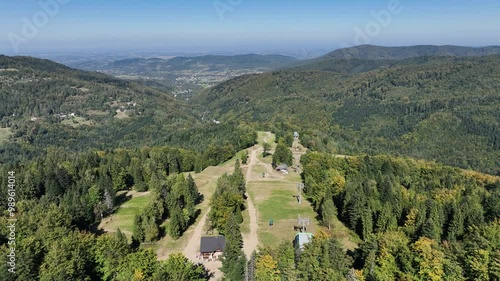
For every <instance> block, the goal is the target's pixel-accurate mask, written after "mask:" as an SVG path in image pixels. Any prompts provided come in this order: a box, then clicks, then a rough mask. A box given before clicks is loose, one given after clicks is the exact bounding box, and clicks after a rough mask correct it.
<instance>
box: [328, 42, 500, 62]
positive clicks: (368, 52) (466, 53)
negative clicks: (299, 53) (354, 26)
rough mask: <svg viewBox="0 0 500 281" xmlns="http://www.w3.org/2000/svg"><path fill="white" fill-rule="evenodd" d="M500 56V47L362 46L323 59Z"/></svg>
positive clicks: (346, 49)
mask: <svg viewBox="0 0 500 281" xmlns="http://www.w3.org/2000/svg"><path fill="white" fill-rule="evenodd" d="M495 54H500V46H488V47H479V48H474V47H461V46H452V45H446V46H434V45H420V46H409V47H382V46H373V45H360V46H356V47H351V48H345V49H339V50H335V51H333V52H331V53H328V54H326V55H325V56H324V57H322V58H323V59H366V60H384V59H391V60H401V59H409V58H415V57H423V56H433V57H444V56H452V57H479V56H488V55H495Z"/></svg>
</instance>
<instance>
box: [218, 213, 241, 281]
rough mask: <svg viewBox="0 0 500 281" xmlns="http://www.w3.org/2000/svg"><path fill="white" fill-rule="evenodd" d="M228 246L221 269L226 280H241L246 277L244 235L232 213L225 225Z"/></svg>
mask: <svg viewBox="0 0 500 281" xmlns="http://www.w3.org/2000/svg"><path fill="white" fill-rule="evenodd" d="M224 233H225V237H226V247H225V249H224V257H223V259H222V268H221V271H222V272H223V273H224V280H230V281H241V280H244V279H245V266H246V259H245V255H244V253H243V251H242V247H243V237H242V236H241V232H240V226H239V225H238V222H237V221H236V218H235V216H234V214H230V215H229V218H228V220H227V223H226V226H225V231H224Z"/></svg>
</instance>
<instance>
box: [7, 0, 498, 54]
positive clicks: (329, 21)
mask: <svg viewBox="0 0 500 281" xmlns="http://www.w3.org/2000/svg"><path fill="white" fill-rule="evenodd" d="M0 11H2V12H0V13H1V14H0V30H1V33H0V36H1V37H0V46H1V47H0V53H2V54H7V55H10V54H41V53H47V54H48V53H52V54H54V53H57V54H72V53H82V52H83V53H85V52H89V53H103V52H118V53H120V52H121V53H123V52H143V53H144V52H192V53H234V54H238V53H240V54H241V53H266V52H267V53H271V52H272V51H274V52H276V53H280V52H279V51H281V53H286V52H287V51H292V50H301V49H302V50H304V51H321V50H322V51H332V50H335V49H339V48H342V47H347V46H354V45H360V44H372V45H381V46H411V45H460V46H471V47H478V46H489V45H500V40H499V39H498V38H500V30H499V29H498V28H497V27H498V26H500V18H499V17H498V14H499V12H500V3H498V2H497V1H491V0H481V1H474V2H471V1H440V2H438V3H436V2H435V1H429V0H425V1H419V2H415V1H410V0H406V1H405V0H399V1H398V0H385V1H379V0H377V1H357V2H356V3H350V2H342V3H332V2H327V1H316V2H314V3H305V2H303V1H296V0H292V1H286V2H285V1H261V0H254V1H244V0H232V1H228V0H215V1H207V2H203V3H198V2H194V1H188V0H174V1H170V2H166V1H163V2H156V1H133V0H128V1H117V0H111V1H105V2H103V1H97V0H91V1H80V0H41V1H15V2H11V1H2V2H1V3H0Z"/></svg>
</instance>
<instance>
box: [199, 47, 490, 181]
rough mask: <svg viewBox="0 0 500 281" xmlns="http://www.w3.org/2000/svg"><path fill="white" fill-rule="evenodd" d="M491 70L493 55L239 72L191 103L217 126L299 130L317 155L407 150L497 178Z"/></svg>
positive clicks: (402, 153) (303, 139) (413, 155)
mask: <svg viewBox="0 0 500 281" xmlns="http://www.w3.org/2000/svg"><path fill="white" fill-rule="evenodd" d="M498 73H500V56H498V55H494V56H485V57H472V58H453V57H440V58H432V57H424V58H417V59H410V60H404V61H402V63H401V64H400V65H395V66H391V67H386V68H381V69H377V70H374V71H368V72H363V73H357V74H347V73H336V72H330V71H297V70H287V71H277V72H272V73H264V74H260V75H247V76H242V77H238V78H235V79H232V80H230V81H227V82H225V83H222V84H220V85H218V86H216V87H213V88H211V89H209V90H207V91H205V92H204V93H202V94H201V95H200V96H199V97H197V100H196V101H197V102H198V103H199V105H200V106H205V107H206V109H207V110H209V111H211V112H212V113H213V117H214V118H217V119H221V120H224V121H225V122H227V121H233V120H239V121H241V120H249V121H253V122H255V123H256V124H258V126H261V127H267V128H270V129H272V130H275V131H279V130H282V129H283V128H284V129H287V130H288V131H294V130H295V131H301V132H302V134H301V136H302V137H301V139H302V142H303V143H304V144H305V145H307V146H308V147H310V148H312V149H316V150H320V151H330V152H336V153H339V154H356V153H369V154H379V153H390V154H393V155H407V156H411V157H415V158H421V159H427V160H436V161H438V162H441V163H445V164H449V165H453V166H459V167H463V168H468V169H473V170H478V171H483V172H488V173H490V174H498V173H500V170H499V167H500V160H499V159H500V142H499V140H500V127H499V122H500V115H499V114H498V113H499V112H500V111H499V110H498V109H499V108H500V77H499V76H498Z"/></svg>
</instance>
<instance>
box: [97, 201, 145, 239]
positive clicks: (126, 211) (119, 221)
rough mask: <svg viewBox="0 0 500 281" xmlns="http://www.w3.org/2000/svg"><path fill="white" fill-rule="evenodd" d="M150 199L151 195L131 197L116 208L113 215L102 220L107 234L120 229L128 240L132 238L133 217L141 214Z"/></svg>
mask: <svg viewBox="0 0 500 281" xmlns="http://www.w3.org/2000/svg"><path fill="white" fill-rule="evenodd" d="M150 198H151V194H149V193H148V194H146V193H144V194H141V195H138V196H132V198H131V199H130V200H128V201H126V202H125V203H123V205H121V206H120V207H118V210H116V211H115V213H114V214H112V215H111V216H110V217H108V218H105V219H104V222H105V228H106V229H107V230H108V231H109V232H115V231H116V229H118V228H120V230H121V231H123V232H124V233H125V234H126V235H127V237H129V238H130V237H131V236H132V230H133V225H134V216H135V215H136V214H140V213H141V212H142V210H143V209H144V208H145V207H146V206H147V205H148V204H149V200H150Z"/></svg>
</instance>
